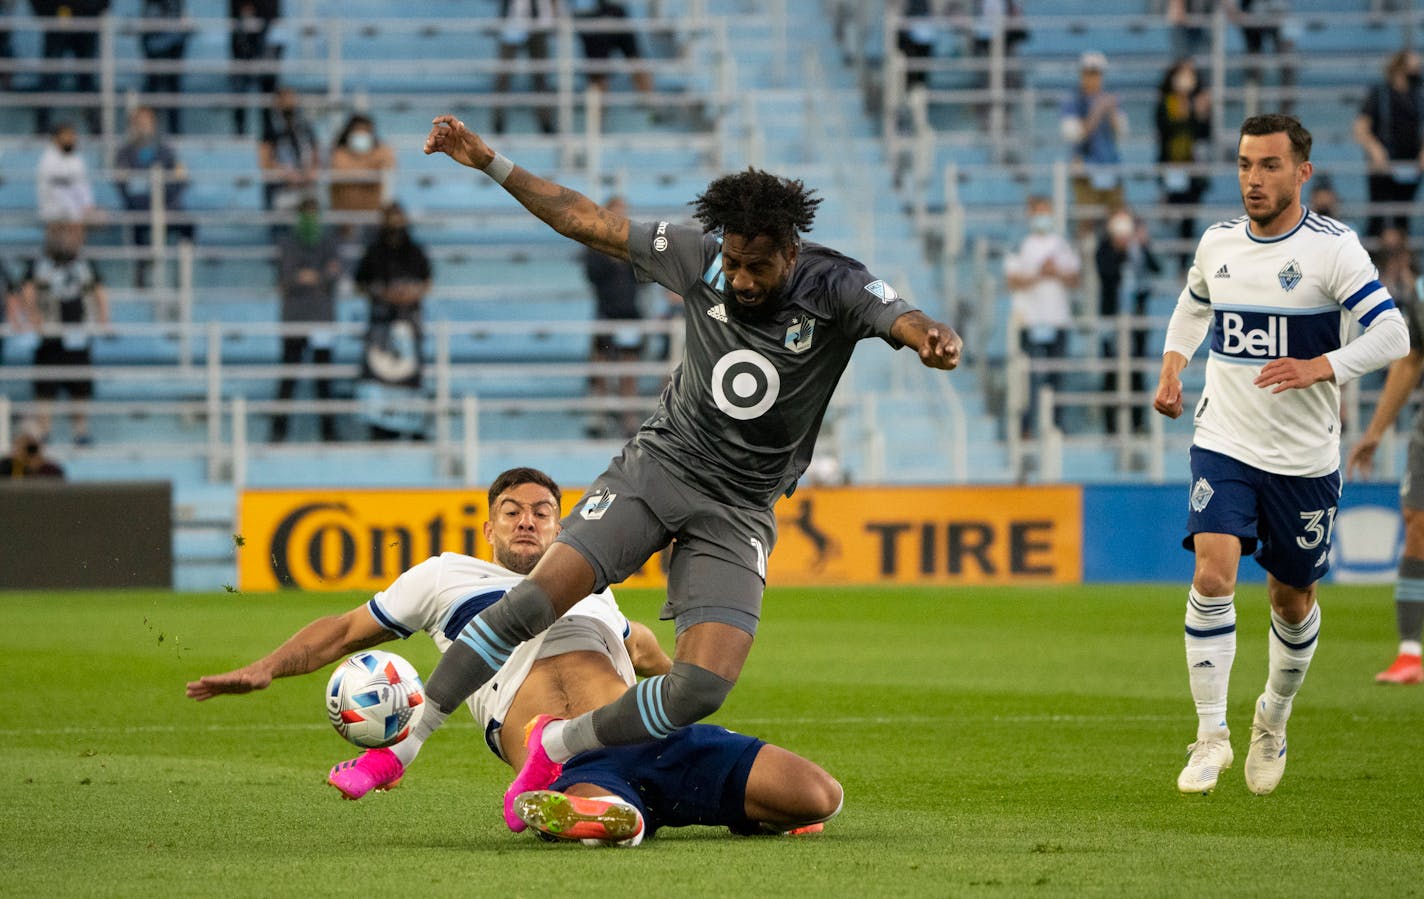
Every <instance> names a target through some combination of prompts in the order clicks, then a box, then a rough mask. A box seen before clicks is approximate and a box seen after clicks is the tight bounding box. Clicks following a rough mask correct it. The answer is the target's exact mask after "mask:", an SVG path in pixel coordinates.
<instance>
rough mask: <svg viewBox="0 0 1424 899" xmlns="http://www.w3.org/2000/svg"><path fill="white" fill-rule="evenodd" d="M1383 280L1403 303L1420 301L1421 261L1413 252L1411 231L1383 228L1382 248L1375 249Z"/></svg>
mask: <svg viewBox="0 0 1424 899" xmlns="http://www.w3.org/2000/svg"><path fill="white" fill-rule="evenodd" d="M1374 263H1375V268H1377V269H1379V282H1380V283H1381V284H1383V285H1384V287H1385V289H1386V290H1388V291H1389V295H1390V296H1391V297H1393V298H1394V301H1395V303H1396V304H1398V305H1400V306H1401V307H1402V306H1404V305H1405V304H1408V303H1416V302H1418V301H1419V299H1420V296H1419V291H1420V284H1419V264H1418V262H1417V260H1415V258H1414V254H1412V253H1410V252H1409V235H1408V234H1406V233H1405V232H1404V231H1402V230H1400V229H1399V228H1385V229H1384V231H1382V232H1380V239H1379V248H1378V249H1377V250H1375V253H1374Z"/></svg>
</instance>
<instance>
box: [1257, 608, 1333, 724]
mask: <svg viewBox="0 0 1424 899" xmlns="http://www.w3.org/2000/svg"><path fill="white" fill-rule="evenodd" d="M1319 635H1320V604H1319V603H1316V604H1315V606H1314V607H1313V608H1312V609H1311V610H1310V613H1309V614H1308V615H1306V616H1305V620H1304V621H1302V622H1301V623H1300V624H1290V623H1288V622H1286V620H1285V619H1283V618H1281V617H1280V616H1279V615H1277V614H1276V613H1275V612H1274V611H1272V612H1271V632H1270V634H1269V636H1268V637H1267V640H1268V644H1269V647H1270V651H1269V658H1270V665H1271V667H1270V671H1269V673H1268V674H1267V675H1266V695H1265V697H1264V700H1263V701H1262V703H1261V707H1260V708H1259V709H1257V713H1258V714H1259V715H1260V716H1261V718H1262V720H1263V721H1265V723H1266V724H1268V725H1270V726H1272V727H1280V726H1283V725H1284V724H1285V723H1286V720H1287V719H1288V718H1290V713H1291V700H1293V699H1295V694H1296V693H1299V692H1300V685H1301V682H1302V681H1304V680H1305V672H1306V671H1307V670H1309V668H1310V659H1311V657H1312V656H1314V655H1315V646H1316V644H1317V643H1319V641H1318V640H1317V639H1316V637H1318V636H1319Z"/></svg>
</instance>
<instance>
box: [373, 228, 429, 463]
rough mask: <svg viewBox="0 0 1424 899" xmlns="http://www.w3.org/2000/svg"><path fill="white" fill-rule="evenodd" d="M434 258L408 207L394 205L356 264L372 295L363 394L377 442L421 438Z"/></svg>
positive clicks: (423, 419) (423, 421)
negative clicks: (424, 339)
mask: <svg viewBox="0 0 1424 899" xmlns="http://www.w3.org/2000/svg"><path fill="white" fill-rule="evenodd" d="M430 274H431V273H430V259H429V257H427V256H426V255H425V250H424V249H423V248H422V247H421V246H420V244H418V243H416V241H415V240H414V239H413V238H412V237H411V235H410V225H409V222H408V221H407V219H406V215H405V210H404V209H402V208H401V206H400V204H398V203H391V204H389V205H387V206H386V208H385V209H384V210H383V212H382V222H381V230H380V232H379V233H378V234H377V235H376V239H375V240H374V241H373V242H372V243H371V245H370V247H368V248H367V250H366V254H365V255H364V256H362V257H361V262H360V264H359V265H358V266H357V267H356V287H357V288H358V289H359V290H360V291H361V292H362V293H364V294H366V296H368V297H370V299H371V312H370V326H369V328H368V330H367V332H366V345H365V349H364V350H363V352H362V358H361V383H360V384H359V385H358V386H357V393H358V396H359V397H360V398H361V399H362V401H363V402H365V403H366V405H367V408H366V411H365V412H364V413H363V414H364V415H365V417H366V420H367V424H368V425H369V427H370V434H371V439H372V440H394V439H398V438H400V437H401V436H412V437H416V438H417V439H419V438H421V437H422V436H423V433H424V429H425V416H424V414H423V413H419V412H413V411H412V410H411V401H412V400H419V399H421V396H422V395H421V358H420V344H421V337H420V319H421V302H422V301H423V300H424V299H425V295H426V294H427V293H429V292H430Z"/></svg>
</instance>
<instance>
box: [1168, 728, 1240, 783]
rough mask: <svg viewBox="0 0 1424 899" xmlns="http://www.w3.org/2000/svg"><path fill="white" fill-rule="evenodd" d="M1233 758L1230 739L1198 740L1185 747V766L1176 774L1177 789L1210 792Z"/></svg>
mask: <svg viewBox="0 0 1424 899" xmlns="http://www.w3.org/2000/svg"><path fill="white" fill-rule="evenodd" d="M1234 758H1235V756H1234V755H1232V753H1231V740H1230V738H1229V736H1228V737H1221V738H1220V739H1216V740H1198V741H1196V742H1195V743H1193V744H1192V745H1190V746H1188V747H1187V767H1185V768H1183V769H1182V773H1181V774H1178V775H1177V789H1178V790H1181V791H1182V792H1183V793H1210V792H1211V791H1212V790H1214V789H1216V779H1217V777H1218V776H1220V775H1221V772H1222V771H1225V770H1226V769H1227V768H1230V767H1231V762H1232V760H1233V759H1234Z"/></svg>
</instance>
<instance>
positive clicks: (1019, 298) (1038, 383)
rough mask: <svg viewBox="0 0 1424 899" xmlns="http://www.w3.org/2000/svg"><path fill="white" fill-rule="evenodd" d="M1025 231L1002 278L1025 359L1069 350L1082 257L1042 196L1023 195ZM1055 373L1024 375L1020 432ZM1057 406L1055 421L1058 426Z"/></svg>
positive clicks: (1033, 419) (1033, 418) (1054, 383)
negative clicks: (1025, 400) (1025, 396)
mask: <svg viewBox="0 0 1424 899" xmlns="http://www.w3.org/2000/svg"><path fill="white" fill-rule="evenodd" d="M1028 225H1029V233H1028V234H1027V235H1025V237H1024V238H1023V240H1022V241H1021V242H1020V243H1019V245H1018V247H1017V248H1015V249H1014V251H1013V252H1012V253H1010V254H1008V256H1007V257H1005V259H1004V280H1005V283H1006V284H1007V286H1008V288H1009V304H1010V307H1011V309H1012V311H1013V316H1014V319H1015V321H1016V322H1017V324H1018V328H1019V346H1020V348H1021V349H1022V350H1023V352H1024V354H1025V355H1027V356H1028V358H1029V359H1030V361H1032V360H1036V359H1050V360H1051V359H1061V358H1063V357H1064V356H1065V355H1067V352H1068V330H1069V328H1071V327H1072V325H1073V303H1072V297H1071V291H1072V290H1074V289H1075V288H1077V286H1078V281H1079V274H1080V272H1081V271H1082V260H1081V259H1080V258H1079V257H1078V251H1077V250H1075V249H1074V248H1073V245H1072V244H1070V243H1069V242H1068V240H1067V239H1066V238H1065V237H1064V236H1063V235H1062V234H1061V233H1059V231H1058V227H1057V222H1056V221H1055V219H1054V216H1053V203H1052V201H1050V200H1049V199H1048V198H1047V197H1043V196H1034V197H1029V200H1028ZM1059 380H1060V379H1059V375H1058V373H1057V372H1050V371H1034V372H1032V373H1031V375H1030V377H1029V395H1028V406H1027V408H1026V409H1025V410H1024V416H1023V421H1022V423H1021V428H1022V433H1023V435H1024V436H1025V437H1027V436H1029V435H1031V434H1033V433H1034V432H1035V429H1036V428H1037V423H1038V392H1039V389H1040V388H1041V387H1044V386H1049V387H1052V388H1054V389H1055V390H1057V388H1058V385H1059ZM1061 412H1062V410H1061V409H1059V410H1057V411H1056V413H1055V415H1054V419H1055V423H1056V424H1058V426H1059V427H1062V421H1061Z"/></svg>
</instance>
